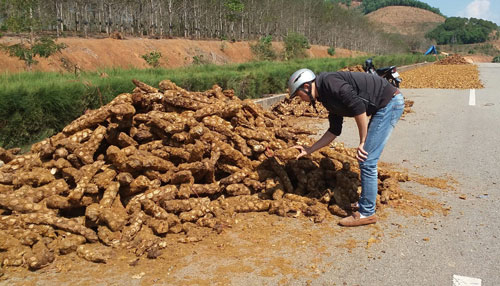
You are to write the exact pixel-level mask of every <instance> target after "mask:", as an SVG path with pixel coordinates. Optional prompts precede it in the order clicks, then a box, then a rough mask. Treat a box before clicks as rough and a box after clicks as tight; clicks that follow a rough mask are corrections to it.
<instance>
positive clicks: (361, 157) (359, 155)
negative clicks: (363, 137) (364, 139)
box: [356, 143, 368, 162]
mask: <svg viewBox="0 0 500 286" xmlns="http://www.w3.org/2000/svg"><path fill="white" fill-rule="evenodd" d="M364 146H365V143H361V144H359V146H358V150H357V152H356V159H358V161H361V162H364V161H365V160H366V159H367V158H368V152H366V151H365V149H364Z"/></svg>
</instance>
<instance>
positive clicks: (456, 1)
mask: <svg viewBox="0 0 500 286" xmlns="http://www.w3.org/2000/svg"><path fill="white" fill-rule="evenodd" d="M421 1H422V2H424V3H427V4H429V5H430V6H431V7H434V8H439V10H440V11H441V14H443V15H445V16H447V17H465V18H471V17H473V18H479V19H484V20H488V21H492V22H494V23H496V24H497V25H500V0H421Z"/></svg>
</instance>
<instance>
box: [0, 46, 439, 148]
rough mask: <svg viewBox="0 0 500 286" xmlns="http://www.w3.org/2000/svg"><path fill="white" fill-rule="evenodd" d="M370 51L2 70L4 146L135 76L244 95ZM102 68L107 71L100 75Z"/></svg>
mask: <svg viewBox="0 0 500 286" xmlns="http://www.w3.org/2000/svg"><path fill="white" fill-rule="evenodd" d="M366 58H367V57H358V58H340V59H331V58H326V59H302V60H297V61H287V62H266V61H264V62H249V63H244V64H230V65H224V66H216V65H197V66H190V67H185V68H178V69H143V70H139V69H127V70H123V69H108V70H102V71H99V72H83V73H81V74H80V76H79V77H75V75H74V74H71V73H63V74H61V73H56V72H23V73H17V74H3V75H0V86H2V89H1V90H0V146H2V147H4V148H12V147H18V146H24V145H27V144H31V143H34V142H37V141H40V140H42V139H44V138H46V137H49V136H51V135H53V134H55V133H57V132H59V131H60V130H62V129H63V127H64V126H66V125H67V124H69V123H70V122H71V121H72V120H74V119H76V118H78V117H79V116H81V115H82V114H83V112H84V111H85V110H86V109H95V108H98V107H99V106H100V102H101V100H102V102H103V103H104V104H106V103H108V102H109V101H111V100H112V99H113V98H114V97H115V96H117V95H118V94H120V93H125V92H131V91H132V90H133V88H134V85H133V84H132V82H131V80H132V79H138V80H140V81H143V82H145V83H147V84H149V85H152V86H158V83H159V82H160V81H162V80H164V79H170V80H172V81H173V82H175V83H176V84H177V85H179V86H181V87H183V88H185V89H188V90H192V91H202V90H207V89H210V88H211V87H212V86H213V85H214V84H218V85H220V86H221V87H222V88H224V89H234V90H235V93H236V95H237V96H238V97H240V98H258V97H260V96H261V95H263V94H273V93H283V92H285V91H286V82H287V80H288V77H289V76H290V75H291V74H292V73H293V72H294V71H296V70H297V69H299V68H303V67H307V68H310V69H311V70H313V71H314V72H321V71H336V70H339V69H341V68H343V67H345V66H351V65H356V64H363V63H364V61H365V59H366ZM434 59H435V58H434V57H432V56H427V57H425V56H421V55H393V56H378V57H374V58H373V61H374V63H375V64H376V66H377V67H382V66H386V65H397V66H400V65H406V64H412V63H417V62H422V61H433V60H434ZM101 72H105V73H107V74H108V77H106V78H103V77H100V74H101Z"/></svg>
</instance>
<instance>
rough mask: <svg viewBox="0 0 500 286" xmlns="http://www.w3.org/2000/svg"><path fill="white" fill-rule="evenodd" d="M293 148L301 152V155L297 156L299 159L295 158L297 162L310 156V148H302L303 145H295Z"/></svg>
mask: <svg viewBox="0 0 500 286" xmlns="http://www.w3.org/2000/svg"><path fill="white" fill-rule="evenodd" d="M292 148H297V149H298V150H299V151H300V154H299V155H297V158H295V159H296V160H298V159H300V158H301V157H304V156H306V155H309V154H310V153H309V148H307V147H304V146H301V145H295V146H293V147H292Z"/></svg>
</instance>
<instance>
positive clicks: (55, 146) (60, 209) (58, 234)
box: [0, 80, 407, 270]
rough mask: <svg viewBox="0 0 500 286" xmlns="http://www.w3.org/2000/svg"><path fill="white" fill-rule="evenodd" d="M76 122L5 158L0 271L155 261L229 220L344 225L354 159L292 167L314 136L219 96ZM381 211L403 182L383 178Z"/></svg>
mask: <svg viewBox="0 0 500 286" xmlns="http://www.w3.org/2000/svg"><path fill="white" fill-rule="evenodd" d="M134 84H135V85H136V88H135V89H134V91H133V93H130V94H120V95H118V96H117V97H116V98H115V99H114V100H112V101H111V102H110V103H109V104H107V105H105V106H102V107H101V108H99V109H97V110H93V111H91V112H88V113H86V114H85V115H82V116H81V117H80V118H78V119H76V120H75V121H73V122H72V123H70V124H69V125H68V126H66V127H65V128H64V129H63V130H62V132H60V133H58V134H56V135H54V136H52V137H50V138H48V139H46V140H43V141H41V142H39V143H36V144H34V145H33V146H32V147H31V151H30V152H28V153H26V154H21V155H19V154H17V152H18V150H3V149H2V150H1V152H0V153H1V156H2V160H4V162H5V165H3V166H2V167H0V259H1V263H2V266H3V267H9V266H24V267H27V268H29V269H32V270H36V269H39V268H42V267H44V266H47V265H49V264H50V263H51V262H52V261H53V260H54V259H55V257H56V256H57V255H66V254H68V253H72V252H76V253H77V255H78V256H80V257H82V258H84V259H87V260H89V261H93V262H106V261H107V260H108V259H109V257H110V255H111V253H113V249H117V248H121V249H128V250H130V251H132V252H134V253H135V254H136V255H137V256H142V255H147V256H148V257H156V256H157V255H158V254H159V253H161V250H162V249H163V248H165V247H166V245H167V244H166V242H165V241H166V238H167V237H168V236H169V235H176V236H178V237H179V239H178V241H180V242H183V243H189V242H196V241H199V240H201V239H202V238H203V236H201V235H199V233H200V232H198V231H197V230H200V229H203V230H205V231H208V232H209V233H210V232H220V231H221V230H222V229H223V226H225V225H228V224H231V222H232V219H233V217H234V215H235V214H236V213H242V212H269V213H270V214H276V215H279V216H302V215H303V216H307V217H310V218H311V219H312V220H314V222H321V221H323V220H324V219H325V218H327V216H331V215H332V214H334V215H337V216H346V215H348V214H349V211H350V205H351V203H353V202H356V201H357V200H358V197H359V193H360V181H359V169H358V167H357V162H356V160H355V159H354V157H353V155H352V154H351V151H349V150H346V149H344V148H343V147H341V146H340V147H336V148H324V149H322V150H320V151H318V152H316V153H314V154H312V155H310V156H307V157H305V158H301V159H299V160H296V156H297V155H298V153H299V152H298V150H297V149H295V148H292V146H294V145H296V144H305V143H308V144H309V143H310V139H309V137H308V135H310V132H309V131H307V130H301V129H300V128H293V127H291V126H288V125H287V123H286V122H285V121H283V120H280V119H279V118H278V117H277V115H275V114H274V113H272V112H269V111H264V110H262V109H261V108H260V107H259V106H257V105H255V104H254V103H253V102H252V101H251V100H240V99H239V98H237V97H235V96H234V93H233V91H231V90H222V89H221V88H220V87H218V86H214V87H213V88H212V89H210V90H207V91H205V92H189V91H186V90H184V89H182V88H180V87H178V86H176V85H175V84H173V83H172V82H170V81H168V80H165V81H162V82H160V83H159V88H158V89H157V88H154V87H151V86H148V85H146V84H144V83H142V82H139V81H135V80H134ZM379 179H380V181H379V186H380V188H379V194H380V196H379V198H378V203H379V204H380V203H387V202H388V201H389V200H396V199H400V198H401V193H400V192H399V187H398V181H401V180H406V179H407V178H405V176H404V175H401V174H399V173H394V172H391V171H388V170H385V169H383V168H382V169H380V171H379Z"/></svg>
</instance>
